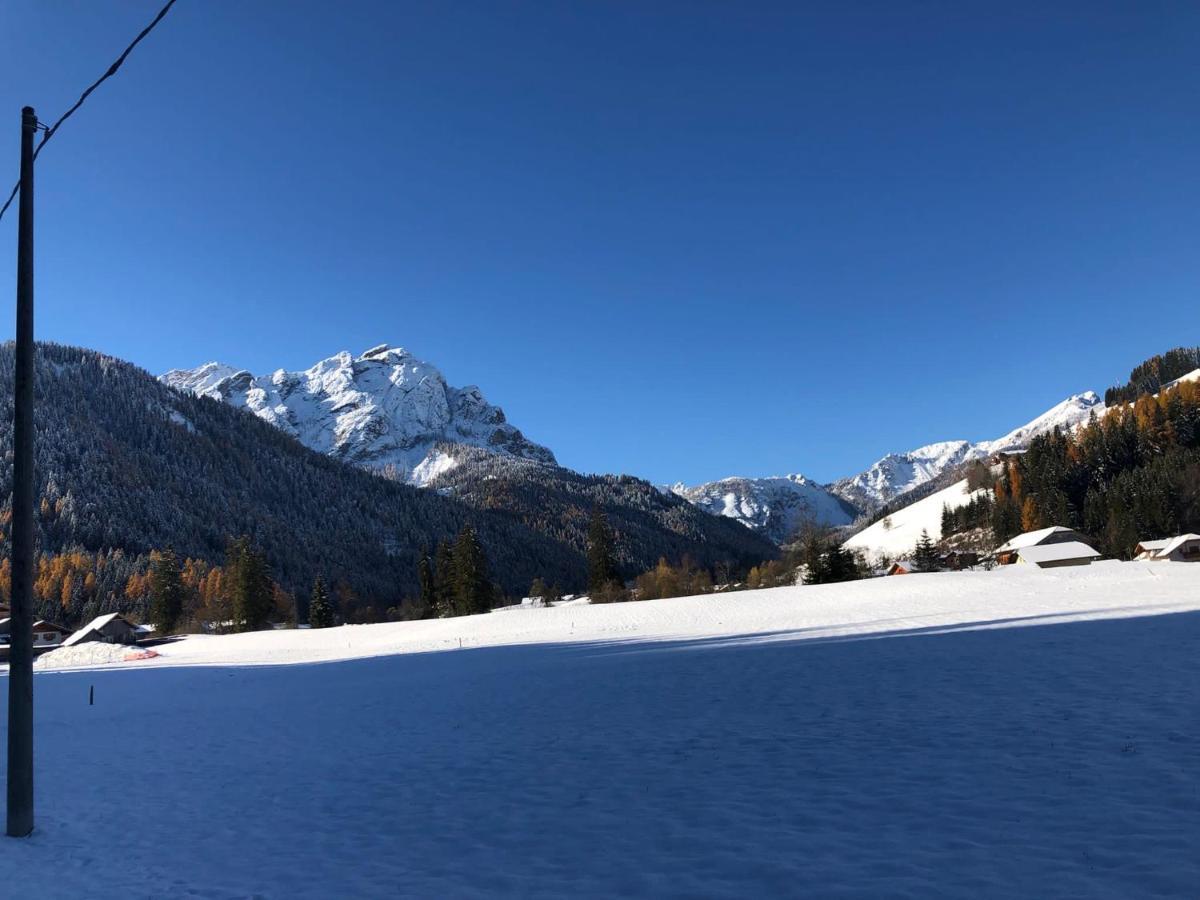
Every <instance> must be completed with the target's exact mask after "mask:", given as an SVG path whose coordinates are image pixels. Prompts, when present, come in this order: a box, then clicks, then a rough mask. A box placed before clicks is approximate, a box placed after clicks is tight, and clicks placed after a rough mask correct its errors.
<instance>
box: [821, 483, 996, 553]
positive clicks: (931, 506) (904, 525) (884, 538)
mask: <svg viewBox="0 0 1200 900" xmlns="http://www.w3.org/2000/svg"><path fill="white" fill-rule="evenodd" d="M981 493H983V494H986V493H987V489H981V490H978V491H970V490H968V489H967V480H966V479H965V478H964V479H962V480H961V481H956V482H955V483H954V484H952V485H950V487H948V488H943V489H942V490H940V491H937V492H936V493H933V494H930V495H929V496H928V497H923V498H921V499H920V500H917V501H916V502H915V503H912V504H910V505H908V506H905V507H904V508H902V509H900V510H898V511H896V512H894V513H891V514H890V515H887V516H885V517H883V518H882V519H880V520H879V521H878V522H874V523H872V524H871V525H869V526H867V527H866V528H864V529H863V530H862V531H860V532H858V533H857V534H856V535H854V536H853V537H851V538H850V539H849V540H847V541H846V543H845V544H844V545H843V546H845V547H846V548H847V549H849V550H861V551H862V552H863V553H864V554H865V555H866V557H867V559H868V560H874V559H879V558H881V557H886V558H890V559H898V558H901V557H904V556H908V555H910V554H911V553H912V552H913V548H915V547H916V545H917V541H918V540H919V539H920V537H921V532H922V531H925V532H928V534H929V537H930V538H932V539H933V540H934V541H938V540H941V537H942V509H943V508H944V507H948V508H950V509H957V508H959V507H960V506H963V505H965V504H966V503H968V502H969V501H970V500H971V499H972V498H974V497H977V496H979V495H980V494H981Z"/></svg>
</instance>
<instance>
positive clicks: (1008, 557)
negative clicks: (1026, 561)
mask: <svg viewBox="0 0 1200 900" xmlns="http://www.w3.org/2000/svg"><path fill="white" fill-rule="evenodd" d="M1087 541H1088V539H1087V538H1086V537H1084V536H1083V535H1082V534H1080V533H1079V532H1078V531H1076V530H1075V529H1073V528H1064V527H1063V526H1061V525H1051V526H1050V527H1049V528H1041V529H1038V530H1037V531H1027V532H1025V533H1024V534H1018V535H1017V536H1016V537H1015V538H1013V539H1012V540H1010V541H1006V542H1005V543H1003V544H1001V545H1000V546H999V547H997V548H996V549H995V550H993V551H992V556H993V557H994V558H995V560H996V562H997V563H999V564H1000V565H1002V566H1009V565H1012V564H1013V563H1015V562H1016V561H1017V552H1018V551H1019V550H1023V549H1025V548H1026V547H1040V546H1043V545H1046V544H1071V543H1078V544H1083V545H1085V546H1086V545H1087ZM1097 555H1098V554H1097Z"/></svg>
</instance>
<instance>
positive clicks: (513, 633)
mask: <svg viewBox="0 0 1200 900" xmlns="http://www.w3.org/2000/svg"><path fill="white" fill-rule="evenodd" d="M460 641H461V649H459V646H460V643H459V642H460ZM1197 646H1200V566H1188V565H1172V564H1152V563H1101V564H1097V565H1094V566H1090V567H1087V568H1081V569H1074V570H1057V571H1041V570H1035V571H1019V570H1018V569H1017V567H1012V568H1007V569H1004V570H999V571H995V572H990V573H985V572H978V573H960V574H939V575H912V576H905V577H902V578H891V579H880V580H874V581H869V582H859V583H853V584H847V585H829V586H822V587H801V588H783V589H777V590H771V591H756V592H747V593H739V594H727V595H714V596H706V597H695V598H680V599H674V600H659V601H651V602H647V603H635V604H621V605H616V606H580V605H571V606H564V607H560V608H557V609H552V610H546V609H540V608H531V609H525V610H509V611H505V612H497V613H493V614H491V615H487V616H478V617H472V618H469V619H457V620H446V621H433V622H416V623H397V624H390V625H375V626H358V627H347V628H338V629H329V630H325V631H288V632H271V633H261V634H252V635H234V636H227V637H206V638H188V639H187V640H184V641H181V642H178V643H175V644H168V645H164V646H160V647H158V648H156V649H157V650H158V652H159V654H160V655H159V656H158V657H157V658H154V659H149V660H143V661H137V662H125V661H119V662H116V663H112V664H108V665H103V666H96V667H95V668H92V669H86V670H79V669H72V670H65V669H64V670H62V671H52V670H49V671H47V670H42V671H41V672H40V674H39V675H38V676H37V678H36V685H35V690H36V702H37V743H36V748H37V758H38V830H37V832H36V833H35V835H34V836H33V837H31V838H30V839H28V840H23V841H7V842H5V843H3V844H2V845H0V846H3V848H4V851H3V858H4V862H5V871H6V878H7V885H8V889H9V890H10V891H11V892H12V893H13V895H14V896H16V895H28V896H38V897H57V896H61V897H78V896H88V897H107V896H113V897H117V896H120V897H164V896H171V897H174V896H195V897H213V898H224V897H247V896H258V897H280V898H283V897H289V898H290V897H379V896H397V895H402V896H420V897H432V896H438V897H444V896H454V897H460V896H486V895H507V896H561V895H565V894H573V895H582V896H613V895H637V896H648V895H653V896H684V895H686V896H729V897H746V896H776V895H791V896H795V895H810V896H822V897H831V896H881V895H886V896H911V897H931V896H949V897H961V896H1011V897H1028V896H1056V897H1067V896H1081V897H1082V896H1086V897H1130V896H1180V897H1183V896H1195V894H1196V887H1197V885H1200V788H1198V785H1200V704H1198V703H1197V697H1198V696H1200V654H1198V653H1197V652H1196V648H1197ZM50 660H51V658H50V657H47V662H48V663H49V662H50ZM315 663H321V664H315ZM93 686H94V688H95V705H93V706H89V705H88V692H89V688H91V687H93Z"/></svg>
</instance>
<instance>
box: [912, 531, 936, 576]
mask: <svg viewBox="0 0 1200 900" xmlns="http://www.w3.org/2000/svg"><path fill="white" fill-rule="evenodd" d="M913 563H914V564H915V565H916V567H917V568H918V569H920V570H921V571H922V572H936V571H937V569H938V555H937V548H936V547H935V546H934V545H933V540H932V539H931V538H930V537H929V532H928V531H926V530H925V529H924V528H922V529H921V537H920V538H919V539H918V540H917V547H916V550H914V551H913Z"/></svg>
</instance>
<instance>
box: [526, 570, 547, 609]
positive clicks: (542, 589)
mask: <svg viewBox="0 0 1200 900" xmlns="http://www.w3.org/2000/svg"><path fill="white" fill-rule="evenodd" d="M549 594H550V589H549V588H547V587H546V582H544V581H543V580H542V579H541V577H540V576H539V577H537V578H535V579H533V584H531V585H530V586H529V597H530V599H531V600H540V601H542V605H543V606H548V605H549V604H548V603H547V602H546V601H547V599H548V597H549Z"/></svg>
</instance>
